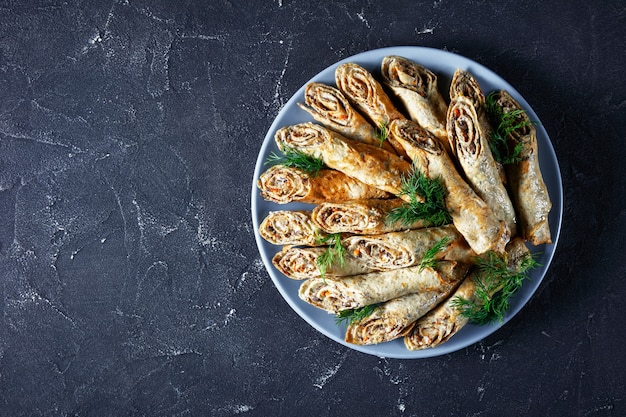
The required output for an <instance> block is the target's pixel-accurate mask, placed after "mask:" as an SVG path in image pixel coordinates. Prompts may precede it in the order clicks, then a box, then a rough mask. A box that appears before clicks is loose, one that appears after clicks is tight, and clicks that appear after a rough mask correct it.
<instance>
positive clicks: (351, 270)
mask: <svg viewBox="0 0 626 417" xmlns="http://www.w3.org/2000/svg"><path fill="white" fill-rule="evenodd" d="M326 250H327V247H326V246H320V247H313V248H311V247H285V248H284V249H283V250H282V251H280V252H278V253H276V255H274V257H273V258H272V263H273V264H274V266H275V267H276V269H278V270H279V271H280V272H282V273H283V274H284V275H285V276H287V277H289V278H291V279H295V280H305V279H309V278H321V277H322V273H321V272H320V269H319V267H318V264H317V259H318V258H319V257H320V256H321V255H322V254H323V253H324V252H325V251H326ZM374 271H375V269H373V268H370V267H368V266H367V265H365V264H363V262H361V261H360V260H358V259H356V258H354V257H353V256H352V255H350V254H349V253H348V254H346V255H345V256H344V258H343V263H341V264H340V263H339V262H334V263H332V264H330V265H328V266H326V268H325V270H324V277H341V276H348V275H358V274H365V273H368V272H374Z"/></svg>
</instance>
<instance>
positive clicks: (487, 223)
mask: <svg viewBox="0 0 626 417" xmlns="http://www.w3.org/2000/svg"><path fill="white" fill-rule="evenodd" d="M389 131H390V135H392V136H394V137H395V138H396V140H397V141H398V142H399V143H400V144H401V145H402V146H403V147H404V149H405V150H406V152H407V155H408V156H409V158H411V159H412V160H413V164H414V165H415V166H416V168H417V169H419V170H420V171H421V172H422V173H423V174H424V175H425V176H426V177H428V178H431V179H434V178H440V179H441V181H442V182H443V185H444V187H445V189H446V194H445V204H446V208H447V210H448V211H449V213H450V216H451V217H452V222H453V223H454V226H455V227H456V228H457V230H458V231H459V232H460V233H461V234H462V235H463V237H464V238H465V240H466V241H467V242H468V243H469V245H470V247H471V248H472V249H473V250H474V252H476V253H477V254H481V253H484V252H486V251H488V250H494V251H497V252H502V251H503V250H504V247H505V245H506V243H507V242H508V241H509V238H510V231H509V230H508V227H506V224H505V223H504V222H501V221H499V220H498V218H497V217H496V216H495V214H494V213H493V211H492V210H491V209H490V208H489V206H488V205H487V203H485V202H484V201H483V200H482V199H481V198H480V197H479V196H478V195H477V194H476V193H475V192H474V190H473V189H472V187H470V186H469V185H468V184H467V182H465V180H464V179H463V178H462V177H461V175H460V174H459V173H458V171H457V170H456V167H455V165H454V162H453V161H452V160H451V159H450V156H449V155H448V154H447V153H446V152H445V150H444V148H443V146H442V145H441V143H440V142H439V140H438V139H437V138H435V137H434V136H433V135H432V134H431V133H429V132H428V131H426V130H425V129H423V128H422V127H420V126H419V125H418V124H417V123H415V122H413V121H411V120H395V121H393V122H392V123H391V125H390V128H389Z"/></svg>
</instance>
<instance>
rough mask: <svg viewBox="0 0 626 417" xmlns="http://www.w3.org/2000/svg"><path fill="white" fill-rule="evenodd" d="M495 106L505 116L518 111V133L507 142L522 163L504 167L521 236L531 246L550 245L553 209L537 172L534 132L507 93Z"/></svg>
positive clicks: (500, 93)
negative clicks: (518, 152)
mask: <svg viewBox="0 0 626 417" xmlns="http://www.w3.org/2000/svg"><path fill="white" fill-rule="evenodd" d="M496 103H497V104H498V105H500V106H501V107H502V111H503V112H504V113H509V112H511V111H516V110H517V111H518V113H519V114H518V116H517V120H516V124H517V125H520V127H519V128H518V129H515V130H513V131H512V132H511V134H510V135H509V137H508V138H507V139H508V140H509V142H510V145H509V147H510V148H511V149H514V148H515V146H517V145H518V144H522V145H521V146H522V148H521V153H520V158H521V161H520V162H517V163H514V164H509V165H507V167H506V168H507V173H508V176H509V182H510V188H511V194H512V196H513V201H515V206H516V208H517V215H518V217H519V224H520V229H521V235H522V236H523V237H524V239H527V240H528V241H530V243H532V244H533V245H541V244H544V243H552V238H551V235H550V225H549V224H548V214H549V213H550V210H551V208H552V201H551V200H550V196H549V195H548V189H547V187H546V184H545V182H544V180H543V175H542V174H541V169H540V168H539V159H538V146H537V132H536V129H535V126H534V125H533V124H532V123H531V121H530V119H529V118H528V115H527V114H526V112H524V111H522V112H519V110H523V109H522V107H521V106H520V105H519V103H518V102H517V101H516V100H515V99H514V98H513V97H511V95H510V94H509V93H507V92H506V91H500V92H499V93H498V95H497V96H496Z"/></svg>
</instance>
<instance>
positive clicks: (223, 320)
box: [0, 0, 626, 417]
mask: <svg viewBox="0 0 626 417" xmlns="http://www.w3.org/2000/svg"><path fill="white" fill-rule="evenodd" d="M492 3H493V4H492ZM625 28H626V6H625V5H624V4H622V3H621V2H617V1H613V2H611V1H591V2H588V1H581V0H576V1H564V0H563V1H552V2H544V1H517V2H486V1H467V2H464V1H458V0H456V1H447V0H437V1H428V2H424V1H417V2H410V1H394V0H389V1H385V2H374V1H369V2H358V1H350V2H346V1H342V2H333V3H332V4H331V3H330V2H320V4H317V3H316V2H307V3H304V2H294V1H289V0H277V1H263V2H259V1H250V0H248V1H237V2H226V1H213V2H201V1H195V2H194V1H166V0H121V1H111V0H98V1H95V0H88V1H80V0H68V1H43V0H39V1H16V0H8V1H2V2H0V415H2V416H154V417H156V416H233V415H244V416H340V415H343V416H357V415H358V416H502V415H507V416H546V415H552V416H566V415H567V416H623V415H625V414H626V404H625V398H624V396H625V392H626V390H625V387H624V382H625V376H624V375H625V374H626V363H625V355H624V353H623V352H624V345H625V344H626V337H625V336H626V332H625V330H624V325H623V315H624V313H625V303H624V299H625V295H626V283H625V278H626V256H625V251H626V249H624V243H625V242H624V240H625V235H626V226H625V225H626V210H625V206H626V204H625V201H626V190H625V182H624V174H626V170H625V168H624V164H623V160H622V159H623V158H622V155H621V152H622V151H623V149H624V145H625V144H626V143H625V140H624V138H625V136H626V122H625V119H624V116H623V115H624V111H625V109H626V104H625V103H626V83H624V81H623V77H622V72H623V67H624V64H625V63H626V62H625V59H624V53H623V51H624V50H625V49H626V29H625ZM396 45H418V46H430V47H435V48H440V49H445V50H448V51H452V52H456V53H459V54H461V55H464V56H466V57H468V58H471V59H473V60H475V61H478V62H480V63H482V64H484V65H486V66H487V67H489V68H491V69H492V70H494V71H495V72H496V73H498V74H500V75H501V76H502V77H503V78H505V79H506V80H507V81H508V82H510V83H511V84H512V85H514V86H515V87H516V89H517V90H518V91H519V92H520V93H521V94H522V95H523V96H524V97H525V98H526V100H527V101H528V102H529V103H530V104H531V105H532V106H533V108H534V110H535V112H536V113H537V114H538V115H539V116H540V118H541V120H542V122H543V125H544V127H545V128H546V130H547V131H548V133H549V134H550V137H551V139H552V142H553V145H554V148H555V151H556V154H557V157H558V159H559V163H560V166H561V173H562V176H563V186H564V217H563V230H562V234H561V239H560V242H559V244H558V248H557V252H556V256H555V258H554V261H553V264H552V266H551V268H550V270H549V272H548V274H547V275H546V277H545V279H544V281H543V283H542V284H541V286H540V288H539V290H538V292H537V293H536V294H535V296H534V297H533V298H532V300H531V301H530V303H529V304H528V305H527V306H526V307H525V308H524V309H523V310H522V311H521V312H520V313H519V314H518V315H517V316H516V317H515V318H514V319H513V320H512V321H511V322H509V323H508V324H507V325H506V326H505V327H504V328H502V329H500V330H499V331H497V332H496V333H494V334H493V335H492V336H490V337H488V338H487V339H485V340H483V341H481V342H479V343H477V344H475V345H472V346H470V347H468V348H466V349H463V350H461V351H458V352H455V353H451V354H447V355H445V356H441V357H436V358H431V359H422V360H394V359H383V358H379V357H374V356H370V355H365V354H362V353H358V352H355V351H353V350H351V349H349V348H346V347H344V346H342V345H339V344H337V343H335V342H333V341H331V340H330V339H328V338H326V337H325V336H323V335H321V334H319V333H318V332H317V331H315V330H314V329H313V328H312V327H310V326H309V325H308V324H306V323H305V322H304V321H303V320H302V319H301V318H300V317H299V316H297V315H296V314H295V313H294V312H293V311H292V310H291V308H290V307H289V306H288V305H287V304H286V302H285V301H284V300H283V299H282V297H281V296H280V294H279V292H278V291H277V290H276V288H275V287H274V285H273V283H272V281H271V280H270V279H269V276H268V274H267V272H266V270H265V267H264V266H263V263H262V261H261V258H260V255H259V252H258V250H257V247H256V244H255V241H254V233H253V229H252V221H251V212H250V193H251V187H252V178H253V171H254V163H255V161H256V157H257V154H258V152H259V149H260V146H261V143H262V140H263V138H264V136H265V133H266V132H267V130H268V128H269V126H270V124H271V122H272V120H273V119H274V117H275V116H276V115H277V114H278V112H279V110H280V109H281V107H282V106H283V105H284V104H285V103H286V101H287V100H288V99H289V98H290V97H291V95H292V94H293V93H294V92H295V91H296V90H297V89H298V88H299V87H300V86H301V85H303V84H304V83H305V82H306V81H307V80H308V79H310V78H311V77H312V76H314V75H315V74H316V73H318V72H319V71H321V70H322V69H324V68H326V67H327V66H329V65H331V64H333V63H334V62H336V61H338V60H340V59H343V58H346V57H348V56H350V55H353V54H356V53H359V52H363V51H366V50H370V49H374V48H380V47H385V46H396Z"/></svg>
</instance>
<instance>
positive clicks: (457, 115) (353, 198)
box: [257, 56, 551, 349]
mask: <svg viewBox="0 0 626 417" xmlns="http://www.w3.org/2000/svg"><path fill="white" fill-rule="evenodd" d="M381 74H382V77H381V80H380V81H379V80H377V79H376V77H375V76H374V75H373V74H372V73H370V72H369V71H368V70H366V69H365V68H364V67H362V66H360V65H358V64H355V63H346V64H343V65H340V66H339V67H338V68H337V70H336V73H335V82H336V86H332V85H325V84H321V83H311V84H310V85H308V86H307V87H306V89H305V103H300V104H299V105H300V107H301V108H302V109H303V110H305V111H306V112H307V113H308V114H309V115H310V116H311V117H312V118H313V119H314V121H313V122H305V123H299V124H294V125H288V126H283V127H281V128H279V129H278V130H277V132H276V134H275V141H276V145H277V146H278V149H279V150H281V151H283V152H286V151H287V150H295V151H297V152H299V153H302V154H305V155H308V156H310V157H314V158H318V159H321V160H322V161H323V163H324V165H325V168H324V169H322V170H320V171H319V172H318V173H317V174H309V173H306V172H305V171H303V170H302V169H299V168H293V167H289V166H286V165H280V164H278V165H275V166H272V167H270V168H268V169H267V170H266V171H265V172H264V173H263V174H262V175H261V176H260V178H259V180H258V182H257V184H258V187H259V190H260V194H261V196H262V197H263V198H264V199H265V200H267V201H270V202H272V203H275V204H279V205H287V206H286V207H283V208H282V209H280V210H274V211H270V212H269V213H268V214H267V217H266V218H265V219H264V220H263V222H262V223H261V225H260V234H261V236H262V237H263V238H264V239H266V240H267V241H268V242H270V243H272V244H274V245H277V246H282V249H281V250H279V251H277V253H276V254H275V256H274V257H273V260H272V262H273V264H274V267H275V268H276V269H277V270H278V271H280V272H281V273H282V274H284V275H285V276H286V277H288V278H290V279H293V280H298V281H301V284H300V289H299V292H298V296H299V297H300V299H301V300H303V301H304V302H306V303H309V304H311V305H313V306H316V307H318V308H320V309H322V310H325V311H328V312H329V313H333V314H337V313H340V312H345V311H346V310H351V309H359V308H362V307H366V306H372V305H375V306H376V307H375V308H374V309H373V312H372V313H371V314H369V315H368V316H367V317H365V318H361V319H358V320H357V321H354V322H351V323H350V324H349V325H348V327H347V330H346V336H345V339H346V341H348V342H349V343H354V344H373V343H382V342H386V341H390V340H393V339H397V338H400V337H404V338H405V345H406V346H407V348H408V349H423V348H426V347H434V346H437V345H439V344H441V343H444V342H445V341H447V340H449V338H450V337H452V336H453V335H454V334H456V333H457V332H458V331H459V329H461V328H462V327H463V326H464V325H465V324H466V323H467V318H466V317H463V315H462V314H461V312H460V311H458V310H455V309H454V307H453V304H452V300H453V298H454V297H456V296H462V297H466V298H468V299H471V298H472V296H473V291H474V290H475V284H474V281H473V278H472V277H473V276H474V274H475V272H474V271H475V262H476V259H477V257H478V256H485V255H487V254H488V253H491V252H495V253H499V254H508V259H510V260H511V262H513V264H512V266H511V267H512V268H514V267H515V260H516V259H519V257H520V256H521V255H519V254H523V253H526V252H528V249H527V247H526V243H531V244H533V245H539V244H544V243H550V242H551V240H550V230H549V225H548V222H547V216H548V213H549V211H550V208H551V203H550V199H549V196H548V194H547V190H546V187H545V184H544V183H543V179H542V177H541V172H540V169H539V164H538V159H537V152H538V149H537V140H536V133H535V131H534V127H533V126H532V125H530V126H525V127H524V128H520V129H517V130H514V131H513V132H512V133H511V134H510V137H509V138H507V139H508V140H509V141H510V142H511V143H521V144H522V145H521V146H523V151H522V159H521V162H519V163H516V164H511V165H507V166H506V171H505V170H503V169H502V166H501V165H499V163H498V162H496V161H495V160H494V158H493V155H492V154H491V151H490V147H489V142H488V141H489V135H490V132H491V130H492V127H491V126H490V124H489V123H490V120H489V119H488V117H487V112H486V108H485V95H484V92H483V91H482V90H481V89H480V85H479V83H478V81H477V80H476V79H475V78H474V77H473V76H472V75H471V74H470V73H468V72H467V71H465V70H462V69H459V70H457V71H456V72H455V74H454V77H453V80H452V83H451V86H450V89H449V91H448V93H449V97H450V100H449V101H448V102H446V100H445V99H444V96H443V95H442V94H441V93H440V90H439V88H438V86H437V76H436V75H435V74H434V73H432V72H431V71H429V70H428V69H427V68H424V67H423V66H421V65H419V64H418V63H415V62H412V61H409V60H407V59H405V58H403V57H397V56H390V57H386V58H385V59H384V60H383V61H382V63H381ZM497 98H498V104H499V105H501V107H502V111H503V112H505V113H506V112H510V111H514V110H517V109H520V107H519V104H518V103H517V102H516V101H515V100H514V99H513V98H512V97H511V96H510V95H509V94H508V93H507V92H505V91H501V92H498V95H497ZM520 117H527V116H526V115H525V114H522V115H520ZM381 127H384V128H385V129H386V130H387V131H388V136H387V137H386V140H385V141H384V142H381V138H380V137H379V135H380V132H381ZM414 170H419V172H420V173H421V174H423V175H424V176H425V177H426V178H428V179H431V180H435V179H436V180H438V181H440V182H441V184H442V185H443V188H444V191H445V198H444V199H445V208H446V210H447V211H448V213H449V215H450V217H451V219H452V221H451V223H450V224H447V225H434V224H431V223H429V222H428V221H425V220H420V219H417V220H414V221H411V222H409V223H408V224H406V223H404V222H402V221H400V220H395V221H391V220H390V219H389V214H390V213H391V212H392V211H393V210H394V209H397V208H398V207H402V206H404V205H406V204H407V203H408V202H411V201H415V200H418V201H419V200H420V198H421V196H419V195H415V196H410V195H407V194H406V189H405V188H403V186H404V183H403V181H404V180H405V179H406V177H408V176H409V175H411V174H412V173H413V172H414ZM292 203H298V205H297V209H295V207H296V206H294V208H292V207H291V206H290V204H292ZM301 203H304V204H306V205H307V206H306V207H307V208H306V209H302V204H301ZM329 237H332V238H333V240H332V241H333V242H335V244H340V248H341V249H343V255H342V257H341V262H334V263H332V264H330V265H326V266H325V267H324V268H323V272H322V268H320V266H319V263H320V258H321V257H323V256H324V255H326V254H328V252H329V251H331V250H333V246H332V244H331V243H329V242H330V241H329V240H328V238H329ZM438 245H439V246H438ZM433 248H436V249H437V252H436V253H435V254H434V255H433V254H432V249H433ZM334 249H336V248H334ZM429 252H430V254H429ZM427 256H431V257H432V259H430V262H429V263H427V264H423V262H424V259H425V258H426V257H427Z"/></svg>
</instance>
